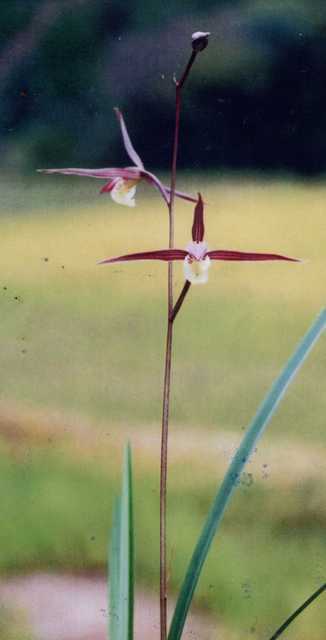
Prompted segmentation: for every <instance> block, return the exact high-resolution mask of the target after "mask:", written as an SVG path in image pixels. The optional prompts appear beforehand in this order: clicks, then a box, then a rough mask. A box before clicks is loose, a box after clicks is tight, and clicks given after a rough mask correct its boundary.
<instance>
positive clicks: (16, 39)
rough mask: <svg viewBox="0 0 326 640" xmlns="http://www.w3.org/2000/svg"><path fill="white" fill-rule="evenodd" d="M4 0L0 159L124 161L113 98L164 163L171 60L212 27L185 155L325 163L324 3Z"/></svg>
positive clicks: (186, 115)
mask: <svg viewBox="0 0 326 640" xmlns="http://www.w3.org/2000/svg"><path fill="white" fill-rule="evenodd" d="M186 6H187V8H186V9H185V3H184V2H182V0H174V1H172V0H157V1H155V0H153V2H152V3H151V4H150V6H149V5H148V3H147V2H145V0H128V1H126V2H121V0H25V1H24V2H21V1H20V0H3V1H2V2H1V4H0V25H1V26H0V33H1V51H0V93H1V101H0V126H1V130H0V135H1V146H2V154H1V158H2V160H1V163H2V165H3V166H8V167H10V168H12V169H13V168H16V169H19V170H32V169H34V168H35V167H37V166H54V165H60V166H64V165H70V166H72V165H80V166H97V165H100V164H101V165H103V166H108V165H110V164H111V165H112V163H113V164H118V163H122V164H124V163H126V162H127V161H126V158H125V155H124V152H123V149H122V146H121V143H120V139H119V133H118V127H117V125H116V122H115V119H114V115H113V111H112V108H113V106H115V105H118V106H120V108H121V109H122V110H123V112H124V114H125V117H126V120H127V122H128V126H129V129H130V131H131V134H132V137H133V140H134V143H135V146H137V149H138V151H139V153H140V154H141V155H142V157H143V159H144V161H145V162H146V163H147V164H148V166H151V167H162V168H163V167H167V166H168V164H169V160H170V151H171V149H170V145H171V132H172V128H173V105H174V89H173V82H172V78H173V74H174V73H176V74H178V73H180V71H181V70H182V67H183V64H184V63H185V62H186V59H187V56H188V55H189V53H190V45H189V40H190V35H191V33H192V32H193V31H196V30H208V31H211V32H212V37H211V41H210V45H209V48H208V49H207V50H206V51H205V52H204V53H203V54H201V56H200V58H199V59H198V62H196V67H195V68H194V71H193V75H192V77H191V80H190V82H189V85H188V88H187V92H186V94H185V101H184V111H183V115H182V141H183V144H182V153H181V155H180V165H181V166H184V167H188V168H199V169H203V168H205V169H206V168H222V169H229V168H241V169H259V170H268V171H278V172H279V171H291V172H298V173H300V174H304V175H316V174H319V173H322V172H324V171H325V170H326V115H325V114H326V88H325V87H326V83H325V77H326V5H325V3H324V2H321V1H320V2H319V1H318V0H282V1H279V0H273V1H271V0H269V1H267V0H266V1H264V0H247V1H245V0H238V1H235V0H233V1H232V0H229V1H227V0H224V1H222V0H220V1H219V2H218V1H215V2H214V1H212V0H200V1H199V0H192V1H188V2H187V3H186Z"/></svg>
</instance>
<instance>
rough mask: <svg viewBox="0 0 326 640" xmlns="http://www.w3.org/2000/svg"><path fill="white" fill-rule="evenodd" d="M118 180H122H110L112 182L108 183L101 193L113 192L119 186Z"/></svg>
mask: <svg viewBox="0 0 326 640" xmlns="http://www.w3.org/2000/svg"><path fill="white" fill-rule="evenodd" d="M118 180H120V178H114V179H113V180H110V182H107V183H106V184H105V185H104V187H102V189H101V191H100V193H110V191H112V189H113V188H114V187H115V185H116V184H117V182H118Z"/></svg>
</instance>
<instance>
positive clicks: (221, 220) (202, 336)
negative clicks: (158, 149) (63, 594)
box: [0, 176, 326, 640]
mask: <svg viewBox="0 0 326 640" xmlns="http://www.w3.org/2000/svg"><path fill="white" fill-rule="evenodd" d="M99 184H100V183H99V182H97V181H88V182H87V181H82V180H79V179H78V178H76V179H73V178H71V179H69V178H59V179H56V178H53V177H45V176H38V177H37V179H33V180H30V179H26V180H25V181H24V180H13V179H10V177H5V178H3V184H2V187H1V189H2V203H1V253H0V268H1V270H0V273H1V281H0V305H1V344H2V348H1V356H0V358H1V370H2V372H3V375H2V385H1V398H0V400H1V405H0V417H1V406H2V413H3V415H4V416H6V417H5V418H3V420H2V422H1V420H0V434H1V432H2V439H1V440H0V442H1V443H2V444H1V460H2V461H1V486H2V492H3V496H2V498H1V499H2V504H3V505H4V506H3V511H4V523H5V524H4V534H5V535H4V536H3V539H4V540H5V541H6V542H5V544H2V547H1V551H0V566H1V567H2V569H3V570H5V571H6V572H15V571H31V570H33V569H35V568H40V567H44V568H46V567H51V569H53V570H56V569H61V570H64V569H76V570H79V571H81V570H82V571H88V570H90V569H101V568H103V567H104V564H105V554H106V536H107V529H108V526H109V521H110V508H111V503H112V499H113V493H114V491H115V489H116V487H117V481H118V469H119V462H120V460H119V453H118V451H119V447H120V448H121V446H120V445H121V443H122V441H123V439H124V437H127V435H128V436H129V437H130V438H131V441H132V440H133V434H137V433H139V432H140V431H144V432H145V433H148V437H150V434H151V433H157V431H158V430H159V423H160V404H161V393H162V392H161V385H162V369H163V365H162V361H163V349H164V339H165V322H166V319H165V312H166V282H165V281H166V265H164V264H162V265H161V264H155V263H153V264H151V263H135V264H128V265H115V266H98V265H97V264H96V262H97V260H99V259H101V258H104V257H106V256H108V255H115V254H120V253H125V252H128V251H137V250H141V249H144V250H146V249H151V248H160V247H165V246H166V238H167V213H166V211H165V209H164V206H163V205H162V204H161V203H160V200H159V198H158V197H156V194H153V193H152V192H149V191H148V190H146V192H145V191H142V190H140V192H139V194H137V195H138V202H137V204H138V206H137V207H136V209H134V210H128V209H126V208H123V207H119V206H117V205H114V204H113V203H112V202H111V200H110V199H108V197H106V196H101V197H100V196H98V195H97V192H98V188H99ZM179 186H180V187H184V186H186V187H187V188H188V189H191V190H192V191H194V192H196V191H197V190H198V189H200V190H202V192H203V195H204V197H205V200H206V201H207V203H209V204H208V205H207V209H206V236H207V241H208V242H209V246H210V248H233V249H240V250H254V251H255V250H257V251H273V252H280V253H286V254H289V255H293V256H298V257H301V258H303V259H304V262H303V263H302V264H287V263H279V264H278V263H271V264H259V263H258V264H241V263H238V264H237V263H229V264H228V263H215V264H214V265H213V266H212V268H211V270H210V279H209V283H208V284H207V285H206V286H205V287H196V288H195V287H193V288H192V289H191V291H190V295H189V297H188V298H187V300H186V303H185V306H184V308H183V309H182V312H181V313H180V316H179V317H178V320H177V322H176V329H175V350H174V356H175V357H174V374H173V397H172V415H171V429H172V430H175V431H176V432H178V430H180V429H186V428H188V427H191V428H192V429H193V430H194V429H196V430H198V431H200V430H202V437H203V438H205V435H207V434H208V433H211V432H216V433H218V432H219V430H220V431H221V432H223V433H224V432H229V433H230V434H237V435H239V434H240V433H241V432H242V430H243V429H244V427H245V426H246V425H247V423H248V422H249V420H250V418H251V417H252V415H253V413H254V411H255V409H256V407H257V404H258V402H259V401H260V400H261V399H262V397H263V395H264V393H265V392H266V391H267V389H268V388H269V386H270V384H271V383H272V381H273V379H274V378H275V376H276V375H277V373H278V372H279V370H280V368H281V367H282V366H283V364H284V363H285V361H286V359H287V358H288V356H289V355H290V354H291V352H292V351H293V349H294V347H295V345H296V343H297V341H298V339H299V338H300V337H301V336H302V335H303V333H304V332H305V330H306V329H307V327H308V326H309V325H310V323H311V322H312V319H313V317H314V316H315V315H316V313H317V312H318V311H319V310H320V308H321V307H322V306H323V305H324V293H325V271H326V270H325V241H326V225H325V202H326V186H324V185H322V184H311V183H308V184H303V183H295V182H291V181H278V182H275V181H274V182H269V181H267V180H265V181H263V180H262V181H259V180H254V179H248V180H246V181H242V182H240V181H239V180H237V179H228V180H226V179H225V180H222V179H217V177H214V176H196V179H195V178H193V177H191V176H185V177H184V180H183V181H182V180H181V181H180V185H179ZM191 223H192V206H191V205H189V204H181V205H178V208H177V213H176V236H177V242H176V244H177V246H180V247H184V246H185V244H186V243H187V242H188V240H189V237H190V228H191ZM175 274H176V292H177V291H178V290H179V289H180V288H181V286H182V284H183V279H182V268H181V266H178V265H177V266H176V269H175ZM325 372H326V358H325V343H324V340H321V341H320V344H319V345H318V346H317V348H316V349H315V350H314V352H313V354H312V355H311V356H310V358H309V360H308V361H307V363H306V364H305V366H304V368H303V370H302V371H301V372H300V374H299V376H298V378H297V379H296V381H295V383H294V384H293V386H292V387H291V389H290V391H289V393H288V395H287V397H286V399H285V400H284V401H283V403H282V406H281V408H280V409H279V411H278V412H277V414H276V416H275V417H274V418H273V420H272V423H271V425H270V427H269V432H268V434H267V435H266V437H265V439H264V442H265V440H266V442H267V443H268V442H274V444H275V443H276V445H277V446H279V447H280V448H282V446H288V447H289V462H288V464H289V469H290V468H291V469H292V467H293V466H294V467H295V464H296V446H293V447H291V446H289V444H288V443H289V442H292V441H293V442H294V443H295V444H298V443H299V444H300V443H301V442H302V443H303V445H302V446H303V447H304V446H307V456H308V455H309V447H308V443H309V446H313V447H314V448H315V450H316V451H319V450H324V449H323V448H324V447H325V413H326V412H325V410H326V393H325ZM11 408H12V411H13V413H14V412H15V411H18V413H20V415H22V416H26V415H27V416H28V415H31V416H33V415H36V416H38V415H41V414H42V415H43V416H46V417H47V418H49V419H50V420H51V419H56V420H57V421H60V420H61V421H62V423H63V424H65V421H66V422H67V424H68V425H69V424H70V423H71V422H73V423H77V424H78V423H79V422H84V423H87V422H89V423H91V424H92V425H93V427H92V428H93V431H94V443H93V444H92V445H91V444H90V447H89V448H90V451H89V453H88V454H87V452H86V451H85V450H84V449H85V447H84V448H83V447H79V444H78V443H77V442H76V443H75V445H72V443H73V442H74V440H75V438H77V439H78V438H79V436H78V430H77V432H76V434H74V432H73V430H70V428H68V427H67V432H68V435H67V442H66V440H65V438H63V439H60V442H57V440H56V437H55V434H53V432H52V431H51V433H50V434H48V433H47V429H46V420H45V422H44V433H45V434H46V436H45V438H43V439H42V438H41V440H42V445H41V446H40V444H39V443H38V442H37V439H36V440H35V423H36V424H37V425H38V427H37V429H38V430H39V423H40V424H41V426H42V420H41V419H40V420H39V419H38V418H35V420H34V419H33V420H32V421H31V425H30V426H29V427H28V428H27V432H26V434H25V435H24V437H23V436H22V432H21V431H20V430H19V429H18V434H17V435H16V437H12V435H10V434H12V433H15V431H13V432H11V431H10V428H9V429H8V428H7V427H6V425H8V415H10V411H11ZM1 425H2V426H1ZM9 425H10V420H9ZM41 431H42V428H41ZM8 434H9V435H8ZM97 434H101V436H99V435H97ZM103 434H108V437H107V441H108V444H107V450H106V448H105V446H104V445H103V442H104V441H105V438H104V435H103ZM68 436H69V437H68ZM99 437H100V438H101V443H102V444H101V447H100V448H99V449H100V450H99V451H97V449H94V448H93V447H94V446H95V447H96V442H97V438H99ZM185 438H187V435H185ZM114 443H116V444H114ZM117 443H118V444H119V447H118V444H117ZM284 443H286V444H284ZM103 452H104V453H105V454H106V455H107V460H106V462H105V456H104V455H103ZM145 457H146V460H145ZM145 457H144V456H142V452H141V449H138V450H137V456H136V460H135V463H136V469H135V473H136V488H135V491H136V514H137V575H138V577H139V579H140V580H141V581H142V582H143V583H144V584H145V585H148V586H155V585H156V583H157V566H158V522H157V520H158V509H157V506H158V477H157V469H156V465H157V463H158V461H157V459H156V458H155V459H154V458H153V459H151V458H150V457H149V456H148V455H147V456H145ZM103 458H104V460H103ZM99 460H100V462H99ZM226 463H227V460H226V461H225V464H226ZM171 471H172V477H171V480H170V502H169V508H170V522H169V527H170V555H171V585H172V587H173V588H174V589H175V588H176V587H177V585H178V584H179V583H180V579H181V577H182V575H183V572H184V568H185V566H186V562H187V558H188V557H189V554H190V552H191V549H192V546H193V544H194V541H195V538H196V535H197V534H198V532H199V530H200V526H201V524H202V522H203V518H204V516H205V513H206V511H207V509H208V506H209V500H210V498H211V497H212V495H213V492H214V488H215V487H216V483H217V480H218V479H219V478H220V477H221V472H222V470H221V469H220V468H219V469H218V470H217V473H216V476H217V477H215V473H214V469H213V470H212V468H211V467H210V469H206V465H205V460H203V458H201V459H200V460H199V461H196V456H195V455H194V460H193V464H192V466H191V474H190V473H189V472H188V473H186V474H185V470H184V466H183V457H182V453H181V454H180V456H179V459H178V464H174V465H173V466H172V470H171ZM292 475H293V473H292ZM280 487H281V488H280ZM323 491H324V486H322V484H321V481H320V479H319V478H318V476H317V477H316V476H310V475H309V473H308V474H306V476H305V477H304V478H300V477H298V480H297V483H296V482H295V481H292V482H291V483H290V486H286V485H285V486H283V485H282V483H281V484H277V483H275V484H273V483H270V484H269V483H268V481H266V482H265V483H263V482H262V481H261V480H260V481H257V482H254V483H253V486H250V487H248V486H246V483H244V485H243V486H242V487H240V491H239V492H238V495H237V496H236V498H235V500H234V502H233V506H232V508H231V510H230V512H229V515H228V517H227V519H226V521H225V525H224V527H223V530H222V536H221V539H220V540H218V541H216V544H215V545H214V549H213V550H212V553H211V555H210V561H209V564H208V566H207V569H206V570H205V575H204V577H203V580H202V581H201V583H200V588H199V591H198V597H197V604H198V605H200V606H202V607H206V608H208V609H209V610H211V611H212V612H213V613H214V614H215V615H216V616H218V617H219V618H220V619H222V621H223V622H224V623H225V625H226V627H227V628H229V629H230V631H232V630H234V631H235V632H236V633H238V636H237V637H240V636H241V637H254V638H255V637H257V638H260V637H265V636H266V635H267V636H268V632H271V631H272V630H273V629H274V628H275V627H276V626H277V624H278V623H279V622H280V621H281V620H282V617H285V616H286V615H287V614H288V613H289V612H290V611H291V609H293V608H294V607H295V606H296V605H297V604H298V603H299V602H300V601H301V600H303V599H304V598H305V597H306V596H307V595H309V593H310V592H312V591H313V590H314V588H316V587H317V586H318V584H319V583H320V582H322V581H323V580H324V579H325V578H324V577H323V576H325V570H324V567H323V564H324V557H325V536H324V528H325V521H326V511H325V503H324V502H323V500H322V492H323ZM181 530H182V531H183V534H182V545H181V543H180V531H181ZM144 540H145V542H146V544H145V545H144ZM325 622H326V618H325V611H324V607H322V606H318V605H315V607H314V608H313V610H311V611H310V612H308V613H307V615H306V616H305V618H304V619H303V618H302V621H300V623H298V624H297V626H296V628H294V629H293V632H292V631H290V632H289V633H288V638H289V639H292V638H293V639H294V638H296V639H297V640H301V639H302V640H303V639H304V638H307V637H309V640H322V638H323V632H322V629H323V628H325ZM253 629H255V631H253ZM307 634H308V635H307Z"/></svg>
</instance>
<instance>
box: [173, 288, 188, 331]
mask: <svg viewBox="0 0 326 640" xmlns="http://www.w3.org/2000/svg"><path fill="white" fill-rule="evenodd" d="M190 287H191V282H189V280H186V282H185V283H184V286H183V289H182V291H181V293H180V295H179V298H178V299H177V301H176V303H175V305H174V307H173V311H172V314H171V316H170V320H171V321H172V322H174V320H175V318H176V316H177V314H178V313H179V311H180V309H181V307H182V305H183V301H184V299H185V297H186V295H187V293H188V291H189V289H190Z"/></svg>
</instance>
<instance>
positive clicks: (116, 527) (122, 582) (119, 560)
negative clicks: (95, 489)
mask: <svg viewBox="0 0 326 640" xmlns="http://www.w3.org/2000/svg"><path fill="white" fill-rule="evenodd" d="M109 565H110V603H109V612H110V614H109V638H110V640H132V639H133V618H134V530H133V507H132V464H131V450H130V446H129V444H128V446H127V447H126V449H125V452H124V462H123V474H122V491H121V496H120V497H119V498H118V500H117V504H116V508H115V511H114V517H113V526H112V535H111V545H110V551H109Z"/></svg>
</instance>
